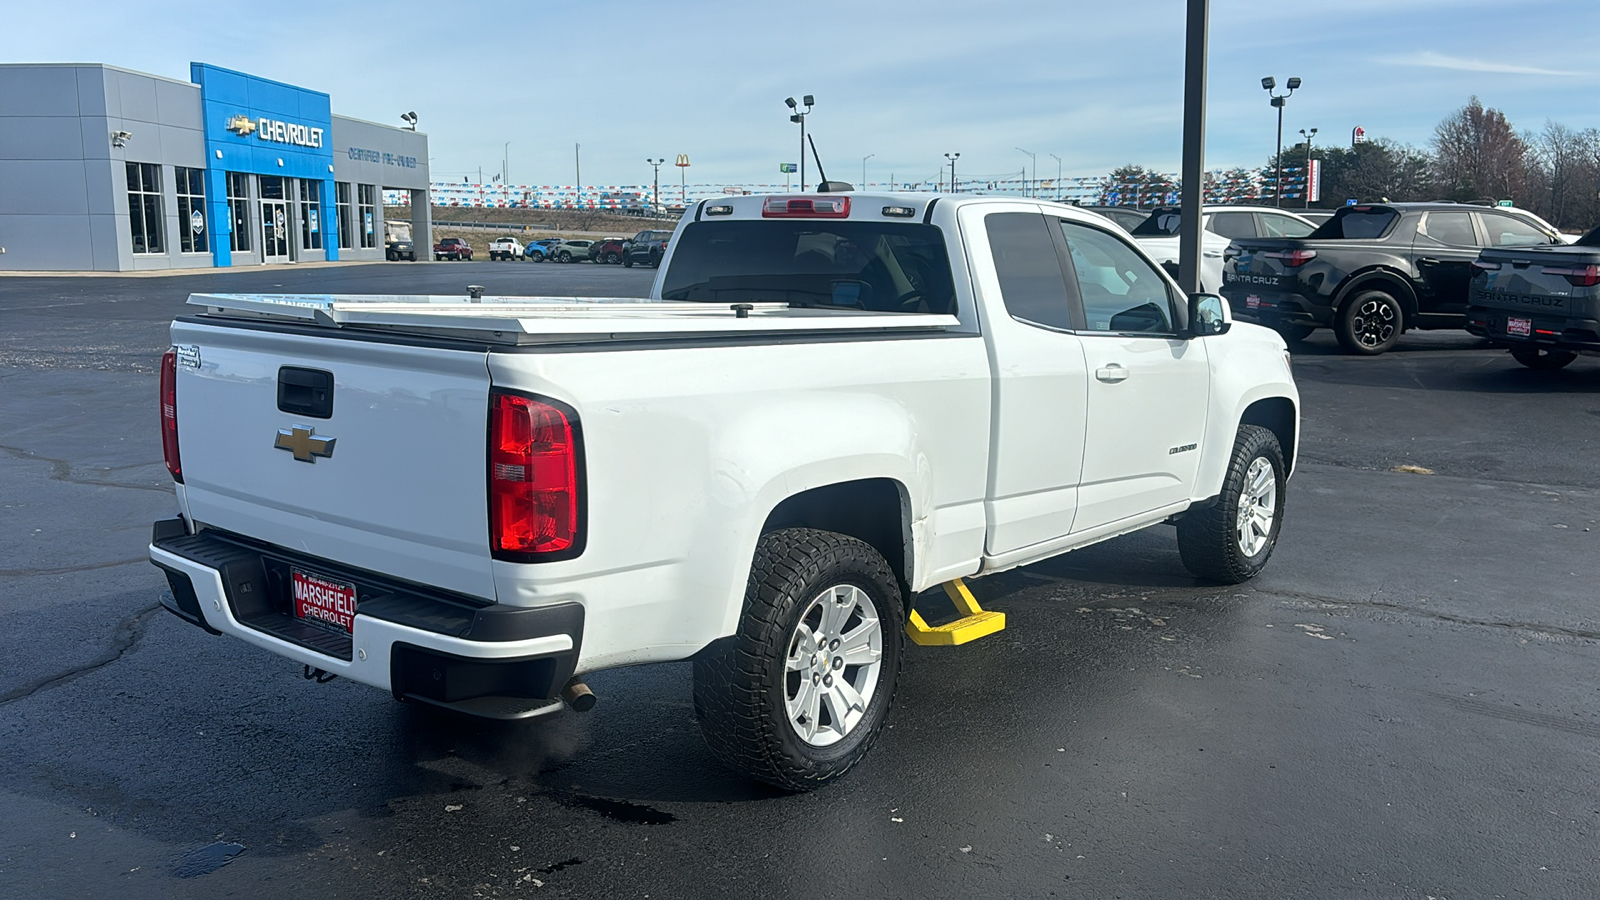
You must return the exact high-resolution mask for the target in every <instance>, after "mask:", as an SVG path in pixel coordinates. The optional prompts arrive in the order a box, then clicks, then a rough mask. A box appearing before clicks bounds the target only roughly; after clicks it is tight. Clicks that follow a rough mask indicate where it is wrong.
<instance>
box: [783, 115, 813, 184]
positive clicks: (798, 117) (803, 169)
mask: <svg viewBox="0 0 1600 900" xmlns="http://www.w3.org/2000/svg"><path fill="white" fill-rule="evenodd" d="M783 102H784V103H787V104H788V105H789V108H790V109H791V110H793V111H794V113H793V115H791V116H789V121H791V122H798V123H799V124H800V192H801V193H805V190H806V116H807V115H809V114H810V113H811V107H812V106H814V105H815V104H816V98H815V97H813V96H811V95H810V94H806V95H805V96H804V97H801V98H800V103H804V104H805V107H806V108H805V109H804V110H802V109H800V106H799V104H797V103H795V102H794V98H793V97H789V98H787V99H785V100H784V101H783Z"/></svg>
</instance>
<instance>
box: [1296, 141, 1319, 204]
mask: <svg viewBox="0 0 1600 900" xmlns="http://www.w3.org/2000/svg"><path fill="white" fill-rule="evenodd" d="M1300 135H1301V136H1302V137H1304V138H1305V139H1306V196H1305V201H1306V202H1305V208H1306V209H1310V208H1311V139H1312V138H1314V137H1316V136H1317V130H1316V129H1315V128H1313V129H1311V130H1310V131H1306V130H1305V129H1304V128H1302V129H1300Z"/></svg>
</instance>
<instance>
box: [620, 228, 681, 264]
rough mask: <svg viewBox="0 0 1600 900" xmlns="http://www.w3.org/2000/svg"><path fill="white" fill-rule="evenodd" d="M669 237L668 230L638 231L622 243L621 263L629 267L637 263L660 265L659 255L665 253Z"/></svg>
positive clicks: (670, 235) (670, 234) (661, 255)
mask: <svg viewBox="0 0 1600 900" xmlns="http://www.w3.org/2000/svg"><path fill="white" fill-rule="evenodd" d="M671 239H672V232H670V231H641V232H639V233H638V234H636V235H634V236H633V239H632V240H630V241H628V242H627V243H626V244H624V245H623V247H622V264H623V265H624V266H629V267H631V266H633V265H634V264H635V263H638V264H641V265H647V266H651V267H652V268H653V267H655V266H659V265H661V257H663V256H666V255H667V241H670V240H671Z"/></svg>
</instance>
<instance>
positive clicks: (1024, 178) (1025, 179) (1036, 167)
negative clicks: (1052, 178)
mask: <svg viewBox="0 0 1600 900" xmlns="http://www.w3.org/2000/svg"><path fill="white" fill-rule="evenodd" d="M1016 151H1017V152H1018V153H1021V154H1022V155H1023V156H1026V157H1027V158H1029V159H1031V160H1033V174H1035V175H1038V174H1039V158H1038V157H1037V156H1034V155H1033V154H1032V153H1029V152H1028V151H1026V150H1024V149H1022V148H1021V147H1017V148H1016ZM1022 196H1024V197H1031V196H1033V194H1032V193H1031V192H1030V191H1029V190H1028V170H1027V169H1026V168H1024V169H1023V170H1022Z"/></svg>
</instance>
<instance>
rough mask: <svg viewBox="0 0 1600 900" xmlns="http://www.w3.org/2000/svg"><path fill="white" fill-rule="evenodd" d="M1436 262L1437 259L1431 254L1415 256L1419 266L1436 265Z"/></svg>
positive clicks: (1437, 262)
mask: <svg viewBox="0 0 1600 900" xmlns="http://www.w3.org/2000/svg"><path fill="white" fill-rule="evenodd" d="M1438 264H1439V261H1438V260H1437V259H1434V258H1433V257H1431V256H1422V257H1418V258H1417V265H1419V266H1437V265H1438Z"/></svg>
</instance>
